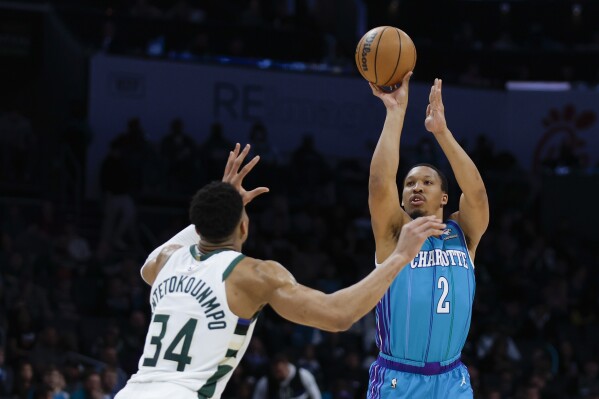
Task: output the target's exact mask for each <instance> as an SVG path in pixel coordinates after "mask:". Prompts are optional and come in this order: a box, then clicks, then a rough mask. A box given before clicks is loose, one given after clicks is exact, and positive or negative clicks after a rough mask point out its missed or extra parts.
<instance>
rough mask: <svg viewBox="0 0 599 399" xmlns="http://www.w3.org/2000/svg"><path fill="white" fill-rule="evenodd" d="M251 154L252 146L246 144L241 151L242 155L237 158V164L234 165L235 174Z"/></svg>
mask: <svg viewBox="0 0 599 399" xmlns="http://www.w3.org/2000/svg"><path fill="white" fill-rule="evenodd" d="M249 152H250V145H249V144H246V145H245V147H243V150H242V151H241V153H240V154H239V155H238V156H237V158H236V159H235V164H234V168H233V169H234V172H237V171H238V170H239V167H240V166H241V164H242V163H243V160H244V159H245V157H246V156H247V154H248V153H249Z"/></svg>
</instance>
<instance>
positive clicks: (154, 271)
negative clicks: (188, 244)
mask: <svg viewBox="0 0 599 399" xmlns="http://www.w3.org/2000/svg"><path fill="white" fill-rule="evenodd" d="M181 247H182V246H181V245H178V244H170V245H166V246H165V247H164V248H162V250H160V253H159V254H158V256H157V257H156V258H154V259H151V260H149V261H148V262H146V264H145V265H143V266H142V268H141V277H142V278H143V280H144V281H145V282H146V283H148V284H149V285H152V284H154V280H156V276H158V273H160V271H161V270H162V268H163V267H164V265H165V264H166V262H167V261H168V260H169V259H170V257H171V255H172V254H173V253H175V251H177V250H178V249H180V248H181Z"/></svg>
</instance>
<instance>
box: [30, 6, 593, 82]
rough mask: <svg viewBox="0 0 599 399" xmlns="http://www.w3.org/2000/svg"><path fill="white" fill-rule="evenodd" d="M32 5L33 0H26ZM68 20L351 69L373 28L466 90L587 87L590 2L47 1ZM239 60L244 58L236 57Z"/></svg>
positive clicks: (116, 47)
mask: <svg viewBox="0 0 599 399" xmlns="http://www.w3.org/2000/svg"><path fill="white" fill-rule="evenodd" d="M29 1H35V0H29ZM52 3H53V4H55V6H56V9H57V11H58V12H59V14H60V15H61V17H62V19H63V20H64V21H65V23H66V25H67V26H68V27H69V28H70V29H71V30H72V32H73V33H74V34H75V35H76V36H77V37H78V39H79V40H81V41H82V42H83V43H85V44H86V46H88V47H90V48H92V49H93V50H96V51H104V52H109V53H117V54H135V55H138V56H151V57H163V58H173V59H179V60H203V61H210V60H212V61H218V60H222V59H223V57H225V58H226V60H227V61H226V62H231V59H235V58H237V59H243V58H252V59H265V58H266V59H271V60H282V61H288V62H304V63H307V64H317V65H319V66H320V67H319V68H320V69H324V70H330V71H333V72H338V73H350V74H357V70H356V68H355V65H354V52H355V46H356V44H357V42H358V40H359V38H360V37H361V36H362V35H363V34H364V33H366V31H368V30H369V29H371V28H373V27H375V26H381V25H392V26H397V27H399V28H400V29H402V30H404V31H405V32H407V33H408V34H409V35H410V36H411V37H412V39H413V40H414V43H415V44H416V48H417V50H418V56H419V60H427V62H425V63H418V64H417V76H416V78H418V79H424V80H431V79H432V78H434V77H435V76H436V74H438V73H439V70H442V71H443V73H444V76H446V77H445V80H446V81H447V82H451V83H459V84H462V85H468V86H474V87H503V86H504V84H505V82H506V81H518V80H520V81H522V80H524V81H526V80H536V81H539V80H550V81H570V82H581V84H582V85H583V86H587V87H594V86H596V85H597V84H598V83H599V72H598V71H597V69H596V68H594V67H593V65H594V63H593V61H592V60H593V59H595V58H596V57H597V56H598V55H599V29H597V24H596V23H595V19H594V16H596V15H597V13H599V3H596V2H591V1H573V0H558V1H552V2H545V3H543V6H542V7H539V3H538V2H537V1H534V0H531V1H509V0H506V1H478V2H472V1H461V0H457V1H439V2H435V5H434V12H435V13H436V14H437V15H443V18H430V13H431V10H430V4H429V3H426V2H419V1H414V0H383V1H364V0H335V1H330V0H326V1H323V0H294V1H289V0H267V1H264V0H261V1H258V0H210V1H204V0H202V1H200V0H177V1H174V2H173V1H166V0H114V1H111V2H106V1H103V0H96V1H90V2H86V3H85V5H82V4H80V2H77V1H74V0H53V1H52ZM240 62H243V61H240Z"/></svg>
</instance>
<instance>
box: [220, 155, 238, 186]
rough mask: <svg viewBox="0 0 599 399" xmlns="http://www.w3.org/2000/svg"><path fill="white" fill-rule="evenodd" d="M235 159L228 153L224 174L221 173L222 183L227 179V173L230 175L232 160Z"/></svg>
mask: <svg viewBox="0 0 599 399" xmlns="http://www.w3.org/2000/svg"><path fill="white" fill-rule="evenodd" d="M234 159H235V155H234V154H233V151H229V157H228V158H227V164H226V165H225V173H223V181H225V180H226V179H227V177H228V176H229V173H231V168H232V167H233V160H234Z"/></svg>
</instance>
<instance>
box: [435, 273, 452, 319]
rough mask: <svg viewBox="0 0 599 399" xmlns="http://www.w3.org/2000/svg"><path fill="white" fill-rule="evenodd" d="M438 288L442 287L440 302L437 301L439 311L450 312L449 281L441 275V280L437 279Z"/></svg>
mask: <svg viewBox="0 0 599 399" xmlns="http://www.w3.org/2000/svg"><path fill="white" fill-rule="evenodd" d="M437 288H439V289H442V290H443V292H442V293H441V298H439V303H437V313H449V301H446V300H445V298H447V294H448V293H449V282H447V279H446V278H445V277H439V281H437Z"/></svg>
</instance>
